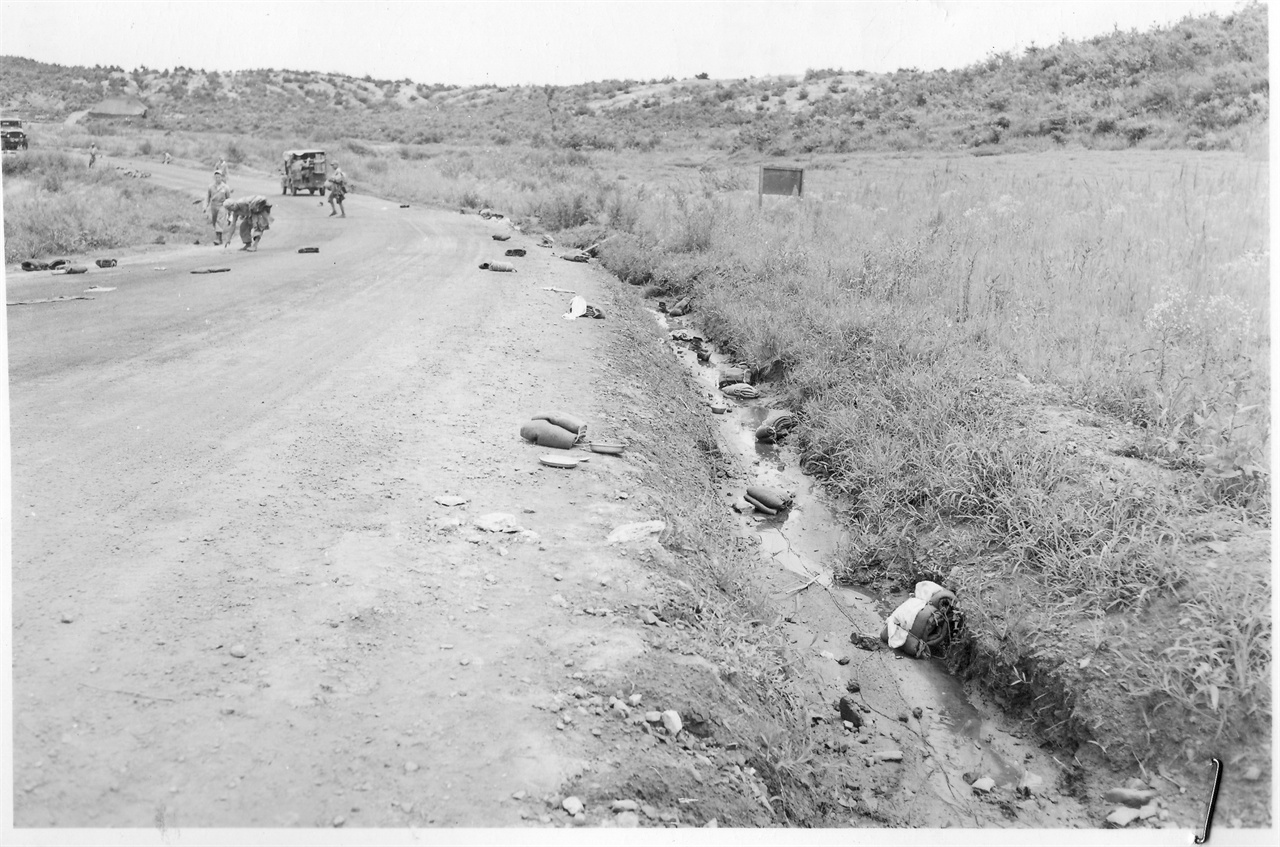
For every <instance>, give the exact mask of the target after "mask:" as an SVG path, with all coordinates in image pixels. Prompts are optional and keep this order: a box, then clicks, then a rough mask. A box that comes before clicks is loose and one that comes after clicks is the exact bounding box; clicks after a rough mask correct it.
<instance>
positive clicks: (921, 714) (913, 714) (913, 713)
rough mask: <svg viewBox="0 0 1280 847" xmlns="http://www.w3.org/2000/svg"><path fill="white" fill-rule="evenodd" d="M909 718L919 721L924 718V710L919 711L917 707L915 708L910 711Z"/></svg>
mask: <svg viewBox="0 0 1280 847" xmlns="http://www.w3.org/2000/svg"><path fill="white" fill-rule="evenodd" d="M911 717H913V718H915V719H916V720H920V718H922V717H924V709H921V708H920V707H919V706H916V707H915V708H914V709H912V710H911Z"/></svg>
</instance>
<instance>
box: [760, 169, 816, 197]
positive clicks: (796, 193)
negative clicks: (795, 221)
mask: <svg viewBox="0 0 1280 847" xmlns="http://www.w3.org/2000/svg"><path fill="white" fill-rule="evenodd" d="M766 194H782V195H785V196H789V197H803V196H804V168H788V167H781V166H778V165H761V166H760V191H759V193H758V194H757V196H756V200H757V202H756V205H760V204H762V203H763V202H764V195H766Z"/></svg>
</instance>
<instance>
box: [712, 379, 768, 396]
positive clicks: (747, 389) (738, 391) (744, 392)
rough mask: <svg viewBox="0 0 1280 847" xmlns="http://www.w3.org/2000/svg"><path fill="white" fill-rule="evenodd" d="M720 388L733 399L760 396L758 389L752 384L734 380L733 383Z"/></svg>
mask: <svg viewBox="0 0 1280 847" xmlns="http://www.w3.org/2000/svg"><path fill="white" fill-rule="evenodd" d="M720 390H721V391H722V392H724V393H725V394H728V395H729V396H730V397H732V398H734V399H735V400H754V399H756V398H757V397H759V396H760V391H759V389H757V388H756V387H755V386H754V385H747V384H746V383H745V382H735V383H734V384H733V385H726V386H725V387H724V388H721V389H720Z"/></svg>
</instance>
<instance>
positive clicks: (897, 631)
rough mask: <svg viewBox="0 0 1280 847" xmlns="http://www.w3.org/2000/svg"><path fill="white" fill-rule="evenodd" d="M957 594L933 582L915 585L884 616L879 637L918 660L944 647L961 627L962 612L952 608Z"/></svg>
mask: <svg viewBox="0 0 1280 847" xmlns="http://www.w3.org/2000/svg"><path fill="white" fill-rule="evenodd" d="M955 600H956V595H955V594H954V593H953V592H952V591H950V590H948V589H946V588H943V587H942V586H940V585H938V584H937V583H935V582H929V581H922V582H919V583H917V584H916V588H915V592H914V593H913V594H912V596H911V597H908V598H907V599H906V600H904V601H903V602H902V603H901V604H900V605H899V606H898V608H896V609H894V610H893V612H892V613H891V614H890V615H889V617H888V618H886V619H885V625H884V628H883V629H882V630H881V631H880V640H881V641H883V642H884V643H886V644H888V645H889V646H890V647H892V648H894V649H895V650H902V651H904V652H905V653H906V654H907V655H909V656H913V657H915V658H917V659H924V658H928V657H929V656H931V655H933V654H934V653H937V652H941V651H943V650H945V649H946V647H947V645H949V644H950V643H951V641H952V640H953V639H954V638H955V637H956V636H957V635H958V634H959V630H958V629H955V630H953V626H956V625H958V626H959V627H963V626H964V615H963V613H961V612H959V611H958V610H957V609H956V608H955V605H956V603H955Z"/></svg>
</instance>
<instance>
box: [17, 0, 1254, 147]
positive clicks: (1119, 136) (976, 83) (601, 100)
mask: <svg viewBox="0 0 1280 847" xmlns="http://www.w3.org/2000/svg"><path fill="white" fill-rule="evenodd" d="M1267 33H1268V21H1267V8H1266V7H1265V6H1262V5H1259V4H1256V3H1255V4H1251V5H1248V6H1245V7H1242V8H1241V9H1240V10H1239V11H1237V12H1235V13H1232V14H1229V15H1226V16H1218V15H1216V14H1211V15H1208V16H1204V17H1198V18H1187V19H1185V20H1183V21H1181V22H1180V23H1178V24H1176V25H1173V26H1170V27H1166V28H1156V29H1153V30H1151V31H1148V32H1142V33H1139V32H1129V33H1126V32H1119V31H1117V32H1114V33H1111V34H1109V35H1104V36H1099V37H1096V38H1091V39H1087V40H1084V41H1070V40H1065V41H1062V42H1061V43H1059V44H1057V45H1055V46H1053V47H1047V48H1039V47H1031V48H1028V49H1027V50H1026V51H1024V52H1023V54H1022V55H1020V56H1014V55H1011V54H1009V53H1002V54H999V55H993V56H991V57H989V58H988V59H987V60H986V61H984V62H980V63H978V64H975V65H971V66H969V67H966V68H963V69H960V70H955V71H948V70H942V69H939V70H934V71H920V70H917V69H914V68H911V69H901V70H898V71H895V72H893V73H887V74H875V73H868V72H864V71H852V72H846V71H844V70H836V69H823V70H810V71H808V72H806V73H805V74H804V75H803V77H796V76H792V77H785V76H783V77H763V78H752V79H738V80H723V79H722V80H713V79H707V78H704V77H705V75H703V74H700V75H699V78H695V79H684V80H676V79H673V78H667V79H663V80H658V79H652V80H649V81H648V82H644V81H637V80H605V81H602V82H593V83H586V84H582V85H572V86H511V87H497V86H471V87H459V86H452V85H444V84H432V85H427V84H422V83H415V82H414V81H412V80H410V79H401V80H382V79H373V78H371V77H368V76H366V77H364V78H362V79H356V78H353V77H349V76H344V75H342V74H335V73H324V72H318V71H292V70H276V69H274V68H266V69H259V70H249V71H241V72H235V73H221V72H218V71H206V70H203V69H195V68H186V67H176V68H173V69H166V70H154V69H150V68H146V67H140V68H135V69H134V70H131V71H126V70H124V69H123V68H120V67H104V66H95V67H92V68H89V67H79V66H77V67H62V66H59V65H49V64H44V63H41V62H36V61H32V60H30V59H24V58H20V57H13V56H5V57H0V104H3V106H4V108H5V110H6V111H8V112H12V113H15V114H18V115H19V116H24V117H28V118H34V119H62V118H64V117H66V116H67V115H69V114H72V113H74V112H76V111H79V110H84V109H88V108H89V107H91V106H93V105H94V104H96V103H97V102H99V101H101V100H102V99H103V98H107V97H122V96H132V97H137V98H140V99H141V100H143V101H144V102H145V103H146V104H147V106H148V107H149V109H150V113H149V116H148V118H147V122H148V124H149V125H150V126H154V127H157V128H163V129H185V130H194V131H205V130H221V131H230V132H240V133H255V134H264V133H265V134H279V135H289V136H301V137H303V138H306V139H309V140H312V141H324V140H328V139H331V138H338V137H356V138H366V139H370V140H380V141H391V142H403V143H431V142H441V141H455V142H457V141H467V142H475V141H482V142H484V143H491V144H498V145H501V144H505V143H509V142H511V141H512V140H513V139H516V138H521V139H528V140H529V141H531V142H532V143H533V144H534V145H535V146H552V147H564V148H572V149H623V148H637V149H652V148H654V147H658V146H663V147H680V146H685V145H697V146H702V147H706V146H710V147H712V148H716V149H754V150H756V151H759V152H764V153H770V154H775V155H789V154H796V153H808V152H818V151H825V152H846V151H849V150H855V149H918V148H925V149H954V148H957V147H962V148H963V147H969V148H989V149H992V150H999V149H1001V148H1005V149H1009V148H1019V147H1023V146H1026V145H1027V144H1028V143H1029V142H1030V143H1032V144H1046V143H1047V144H1065V143H1067V142H1068V141H1072V142H1076V143H1080V144H1083V145H1086V146H1090V147H1103V148H1108V149H1110V148H1122V147H1128V146H1135V145H1141V146H1157V147H1192V148H1195V149H1228V148H1232V147H1238V146H1240V145H1241V144H1242V143H1243V140H1244V139H1246V138H1247V137H1248V136H1249V135H1250V134H1251V133H1252V132H1253V131H1254V130H1255V129H1256V128H1257V127H1258V126H1260V125H1262V124H1264V123H1265V122H1266V120H1267V118H1268V114H1269V86H1268V57H1267ZM1036 139H1042V140H1041V141H1035V140H1036Z"/></svg>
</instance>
